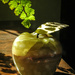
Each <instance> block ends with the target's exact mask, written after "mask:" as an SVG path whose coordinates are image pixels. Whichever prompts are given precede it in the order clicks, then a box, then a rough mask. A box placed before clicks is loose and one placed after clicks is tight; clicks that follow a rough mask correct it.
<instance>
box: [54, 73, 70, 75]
mask: <svg viewBox="0 0 75 75" xmlns="http://www.w3.org/2000/svg"><path fill="white" fill-rule="evenodd" d="M54 75H70V74H64V73H60V72H55V74H54Z"/></svg>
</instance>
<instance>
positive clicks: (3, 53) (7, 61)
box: [0, 29, 75, 75]
mask: <svg viewBox="0 0 75 75" xmlns="http://www.w3.org/2000/svg"><path fill="white" fill-rule="evenodd" d="M19 34H20V33H19V32H18V31H16V30H9V29H6V30H2V29H1V30H0V75H19V73H18V72H17V70H16V68H15V66H14V64H13V61H12V52H11V48H12V43H13V41H14V39H15V38H16V37H17V36H18V35H19ZM54 75H75V71H74V70H73V69H72V68H71V67H70V66H69V65H68V64H67V63H66V62H65V61H64V60H63V59H62V58H61V61H60V63H59V66H58V68H57V69H56V72H55V74H54Z"/></svg>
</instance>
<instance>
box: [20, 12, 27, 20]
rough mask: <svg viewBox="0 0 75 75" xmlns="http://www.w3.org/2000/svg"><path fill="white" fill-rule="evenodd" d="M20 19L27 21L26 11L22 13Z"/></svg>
mask: <svg viewBox="0 0 75 75" xmlns="http://www.w3.org/2000/svg"><path fill="white" fill-rule="evenodd" d="M20 18H21V19H25V18H26V14H25V12H24V11H23V12H22V13H21V15H20Z"/></svg>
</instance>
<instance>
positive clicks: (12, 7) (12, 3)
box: [8, 0, 18, 10]
mask: <svg viewBox="0 0 75 75" xmlns="http://www.w3.org/2000/svg"><path fill="white" fill-rule="evenodd" d="M8 5H9V8H10V9H11V10H13V9H14V8H16V7H17V6H18V4H17V2H16V1H15V0H13V1H10V2H9V4H8Z"/></svg>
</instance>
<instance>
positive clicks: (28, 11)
mask: <svg viewBox="0 0 75 75" xmlns="http://www.w3.org/2000/svg"><path fill="white" fill-rule="evenodd" d="M1 1H2V2H3V3H4V4H6V3H8V5H9V8H10V9H11V10H14V13H15V15H16V16H19V17H20V19H22V20H23V21H22V22H21V24H22V25H23V26H24V27H26V28H29V27H30V26H31V23H30V21H34V20H35V16H34V14H35V10H34V9H33V8H32V7H31V6H32V2H31V0H1Z"/></svg>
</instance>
